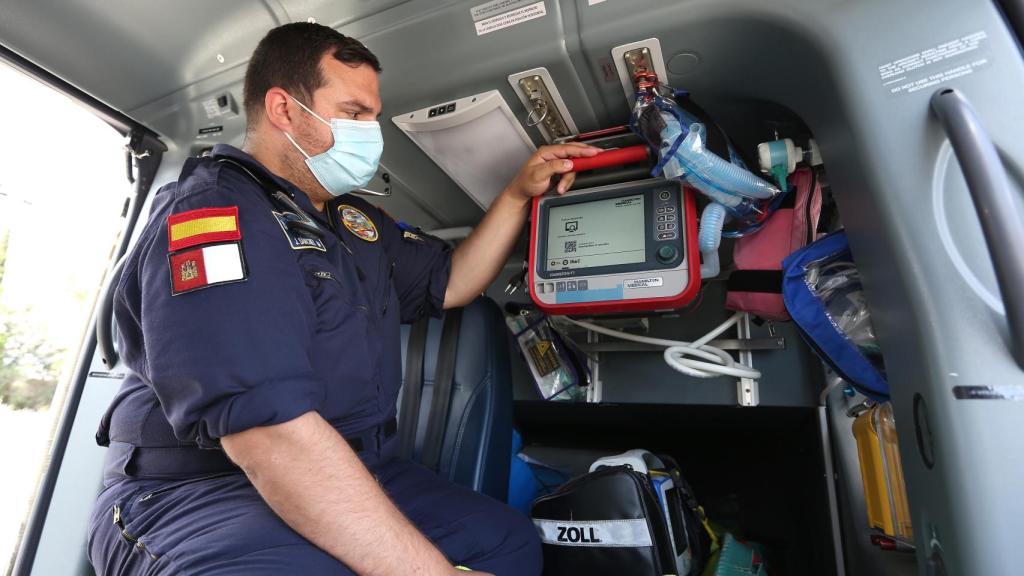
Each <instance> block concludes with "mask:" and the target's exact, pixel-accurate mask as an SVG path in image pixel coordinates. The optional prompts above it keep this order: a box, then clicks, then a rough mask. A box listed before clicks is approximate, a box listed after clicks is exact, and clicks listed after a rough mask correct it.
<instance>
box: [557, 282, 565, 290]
mask: <svg viewBox="0 0 1024 576" xmlns="http://www.w3.org/2000/svg"><path fill="white" fill-rule="evenodd" d="M555 292H565V282H555Z"/></svg>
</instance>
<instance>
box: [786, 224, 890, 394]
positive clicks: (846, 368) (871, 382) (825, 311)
mask: <svg viewBox="0 0 1024 576" xmlns="http://www.w3.org/2000/svg"><path fill="white" fill-rule="evenodd" d="M782 268H783V280H782V298H783V301H784V302H785V304H786V309H787V310H788V311H789V314H790V316H791V317H792V318H793V322H794V323H796V325H797V326H798V327H799V328H800V331H801V333H802V334H803V336H804V339H805V340H806V341H807V343H808V344H809V345H810V346H811V348H813V349H814V351H815V352H816V353H817V354H818V356H819V357H820V358H821V359H822V360H823V361H824V362H825V363H826V364H828V365H829V366H831V367H832V369H833V370H835V372H836V373H837V374H838V375H839V376H840V377H842V378H843V379H844V380H846V381H847V382H848V383H850V384H851V385H853V386H854V388H856V389H857V391H859V392H861V393H862V394H864V395H865V396H867V397H869V398H872V399H874V400H877V401H880V402H881V401H885V400H888V398H889V383H888V382H887V381H886V377H885V366H884V364H883V362H882V358H881V351H880V350H879V348H878V345H877V343H876V340H875V335H874V329H873V328H872V326H871V317H870V312H869V311H868V308H867V302H866V300H865V298H864V295H863V292H862V289H861V284H860V276H859V274H858V273H857V268H856V265H855V264H854V263H853V256H852V254H851V253H850V245H849V243H848V242H847V239H846V233H845V232H844V231H839V232H835V233H833V234H829V235H828V236H825V237H824V238H821V239H819V240H818V241H816V242H814V243H813V244H810V245H808V246H806V247H804V248H802V249H800V250H797V251H796V252H794V253H792V254H790V255H789V256H788V257H786V258H785V259H784V260H783V261H782Z"/></svg>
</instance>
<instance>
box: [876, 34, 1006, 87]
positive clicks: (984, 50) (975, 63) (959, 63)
mask: <svg viewBox="0 0 1024 576" xmlns="http://www.w3.org/2000/svg"><path fill="white" fill-rule="evenodd" d="M987 40H988V34H987V33H986V32H985V31H984V30H979V31H977V32H974V33H972V34H967V35H966V36H961V37H959V38H954V39H952V40H949V41H947V42H943V43H942V44H939V45H937V46H933V47H931V48H928V49H926V50H922V51H920V52H915V53H913V54H908V55H906V56H904V57H902V58H899V59H897V60H893V61H891V62H886V63H885V64H882V65H881V66H879V67H878V75H879V77H880V78H881V80H882V86H883V87H884V88H885V89H886V91H888V93H889V95H891V96H895V95H899V94H912V93H914V92H917V91H919V90H924V89H926V88H931V87H933V86H938V85H939V84H942V83H944V82H949V81H950V80H954V79H956V78H961V77H963V76H967V75H968V74H973V73H974V71H975V70H977V69H979V68H981V67H982V66H984V65H986V64H988V63H989V61H990V59H991V55H990V54H989V52H988V46H987Z"/></svg>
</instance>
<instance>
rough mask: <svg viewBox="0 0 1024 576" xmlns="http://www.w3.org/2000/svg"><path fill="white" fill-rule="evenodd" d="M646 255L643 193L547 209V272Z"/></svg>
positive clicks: (637, 259) (627, 261) (640, 258)
mask: <svg viewBox="0 0 1024 576" xmlns="http://www.w3.org/2000/svg"><path fill="white" fill-rule="evenodd" d="M646 259H647V229H646V227H645V226H644V195H643V194H637V195H635V196H622V197H618V198H608V199H606V200H595V201H593V202H580V203H578V204H565V205H562V206H552V207H551V208H549V209H548V229H547V260H546V262H545V269H546V270H547V271H548V272H552V271H555V270H575V269H577V268H596V267H598V266H617V265H620V264H635V263H637V262H644V261H645V260H646Z"/></svg>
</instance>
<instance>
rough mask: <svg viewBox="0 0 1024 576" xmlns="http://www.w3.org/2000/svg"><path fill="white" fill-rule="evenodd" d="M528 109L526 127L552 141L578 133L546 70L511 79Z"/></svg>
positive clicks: (529, 71)
mask: <svg viewBox="0 0 1024 576" xmlns="http://www.w3.org/2000/svg"><path fill="white" fill-rule="evenodd" d="M508 80H509V83H510V84H511V85H512V87H513V88H515V89H516V94H517V95H518V96H519V100H520V101H522V103H523V106H525V107H526V110H527V116H526V125H527V126H530V127H533V126H536V127H537V129H539V130H540V131H541V134H543V135H544V139H545V140H547V141H548V142H555V141H556V140H559V139H563V138H568V137H570V136H573V135H575V134H577V133H578V132H577V130H576V124H575V123H574V122H573V121H572V118H571V117H569V111H568V110H567V109H566V107H565V103H564V102H562V98H561V96H560V95H559V93H558V89H557V88H556V87H555V84H554V81H553V80H552V78H551V75H550V74H549V73H548V71H547V69H545V68H535V69H533V70H527V71H525V72H520V73H518V74H513V75H511V76H509V77H508Z"/></svg>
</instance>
